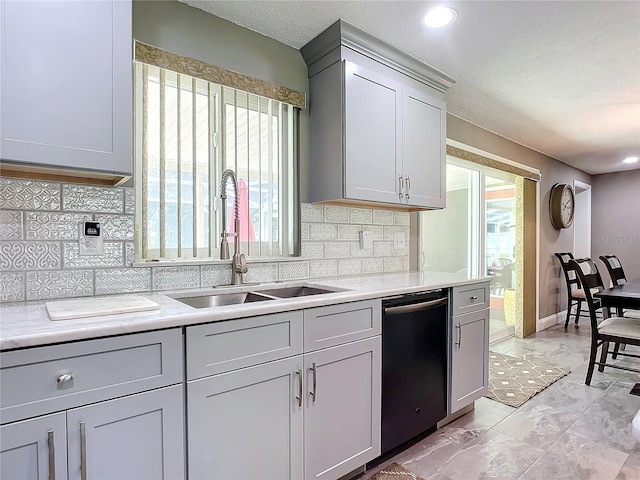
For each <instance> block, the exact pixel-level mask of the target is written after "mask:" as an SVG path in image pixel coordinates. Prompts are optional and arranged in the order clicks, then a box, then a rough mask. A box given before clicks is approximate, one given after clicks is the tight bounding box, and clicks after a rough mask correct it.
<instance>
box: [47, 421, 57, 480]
mask: <svg viewBox="0 0 640 480" xmlns="http://www.w3.org/2000/svg"><path fill="white" fill-rule="evenodd" d="M47 447H48V448H49V476H48V477H47V478H48V479H49V480H56V446H55V442H54V439H53V430H49V431H48V432H47Z"/></svg>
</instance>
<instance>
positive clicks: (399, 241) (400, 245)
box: [393, 232, 406, 250]
mask: <svg viewBox="0 0 640 480" xmlns="http://www.w3.org/2000/svg"><path fill="white" fill-rule="evenodd" d="M405 247H406V244H405V238H404V232H393V249H394V250H403V249H404V248H405Z"/></svg>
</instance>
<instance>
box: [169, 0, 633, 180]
mask: <svg viewBox="0 0 640 480" xmlns="http://www.w3.org/2000/svg"><path fill="white" fill-rule="evenodd" d="M180 1H183V2H184V3H187V4H189V5H191V6H194V7H197V8H200V9H202V10H205V11H207V12H209V13H212V14H214V15H217V16H219V17H221V18H224V19H226V20H229V21H231V22H233V23H236V24H238V25H241V26H243V27H246V28H249V29H251V30H254V31H256V32H259V33H261V34H263V35H266V36H268V37H271V38H274V39H276V40H278V41H280V42H282V43H284V44H286V45H290V46H292V47H295V48H297V49H299V48H300V47H302V46H303V45H304V44H306V43H307V42H308V41H310V40H311V39H313V38H314V37H315V36H316V35H317V34H319V33H320V32H322V31H323V30H324V29H325V28H327V27H328V26H329V25H331V24H332V23H334V22H335V21H336V20H338V19H339V18H342V19H343V20H345V21H346V22H348V23H351V24H352V25H354V26H356V27H358V28H360V29H362V30H365V31H366V32H368V33H371V34H372V35H374V36H376V37H378V38H380V39H381V40H384V41H385V42H387V43H390V44H392V45H394V46H396V47H398V48H399V49H401V50H403V51H405V52H407V53H408V54H410V55H413V56H415V57H417V58H419V59H420V60H422V61H423V62H425V63H427V64H429V65H431V66H433V67H435V68H437V69H438V70H441V71H443V72H444V73H446V74H448V75H450V76H451V77H453V78H454V79H455V80H456V81H457V83H456V84H455V85H454V86H453V87H452V88H451V89H450V90H449V91H448V92H447V93H446V100H447V110H448V111H449V113H451V114H453V115H456V116H458V117H461V118H463V119H465V120H468V121H470V122H472V123H474V124H476V125H479V126H481V127H483V128H486V129H487V130H490V131H493V132H495V133H497V134H499V135H502V136H504V137H506V138H509V139H511V140H514V141H516V142H518V143H520V144H522V145H526V146H527V147H529V148H532V149H534V150H537V151H539V152H542V153H544V154H547V155H549V156H551V157H554V158H556V159H558V160H561V161H562V162H565V163H567V164H569V165H573V166H575V167H577V168H579V169H581V170H583V171H585V172H587V173H591V174H599V173H607V172H615V171H622V170H628V169H635V168H640V164H635V165H630V166H628V165H624V164H622V162H621V160H622V159H623V158H625V157H627V156H631V155H635V156H640V2H638V1H607V0H602V1H582V0H580V1H483V0H477V1H449V2H445V3H446V4H447V5H449V6H451V7H453V8H455V9H456V10H457V12H458V19H457V20H456V22H455V23H454V24H453V25H451V26H450V27H448V29H440V30H427V29H425V28H423V27H422V26H421V22H420V20H421V17H422V16H423V15H424V13H425V12H426V11H427V9H428V8H429V7H430V6H433V5H435V4H436V2H429V1H426V2H423V1H381V0H378V1H367V2H363V1H324V0H306V1H262V0H259V1H211V0H203V1H197V0H180ZM514 160H517V159H514Z"/></svg>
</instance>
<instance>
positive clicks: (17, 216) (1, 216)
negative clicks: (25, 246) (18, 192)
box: [0, 210, 24, 240]
mask: <svg viewBox="0 0 640 480" xmlns="http://www.w3.org/2000/svg"><path fill="white" fill-rule="evenodd" d="M23 238H24V227H23V222H22V212H19V211H17V210H0V240H22V239H23Z"/></svg>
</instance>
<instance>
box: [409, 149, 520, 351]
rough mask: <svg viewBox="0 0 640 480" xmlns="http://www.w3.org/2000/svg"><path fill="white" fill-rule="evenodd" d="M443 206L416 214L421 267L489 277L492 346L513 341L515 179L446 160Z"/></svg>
mask: <svg viewBox="0 0 640 480" xmlns="http://www.w3.org/2000/svg"><path fill="white" fill-rule="evenodd" d="M446 178H447V207H446V208H445V209H443V210H432V211H427V212H422V213H421V214H420V238H421V240H420V245H421V268H422V270H425V271H443V272H452V273H462V274H468V275H470V276H476V275H479V274H481V272H484V273H485V274H487V275H489V276H492V277H493V280H492V282H491V286H490V293H491V297H490V317H491V322H490V331H489V333H490V341H492V342H493V341H497V340H500V339H502V338H506V337H508V336H513V335H514V333H515V329H516V325H518V324H520V325H521V319H520V318H518V313H517V312H520V316H521V315H522V313H521V312H522V309H521V308H520V309H518V308H516V305H515V304H516V299H517V298H520V299H521V298H522V292H520V293H518V289H519V288H520V289H521V288H522V285H523V283H522V282H517V278H516V276H517V273H516V272H517V271H520V272H522V269H521V268H519V269H518V268H517V267H518V259H519V258H520V259H521V258H522V257H521V255H520V254H519V252H521V250H522V249H521V248H517V242H518V238H519V237H518V235H517V231H518V228H517V222H518V221H522V218H523V216H522V215H521V214H520V215H518V212H517V210H516V209H517V206H518V205H520V208H521V207H522V202H519V201H517V197H518V191H519V190H518V188H519V187H518V185H521V184H522V182H518V178H519V177H518V176H517V175H515V174H513V173H508V172H504V171H500V170H497V169H493V168H489V167H486V166H482V165H478V164H476V163H473V162H468V161H465V160H462V159H459V158H456V157H451V156H447V175H446Z"/></svg>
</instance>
